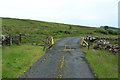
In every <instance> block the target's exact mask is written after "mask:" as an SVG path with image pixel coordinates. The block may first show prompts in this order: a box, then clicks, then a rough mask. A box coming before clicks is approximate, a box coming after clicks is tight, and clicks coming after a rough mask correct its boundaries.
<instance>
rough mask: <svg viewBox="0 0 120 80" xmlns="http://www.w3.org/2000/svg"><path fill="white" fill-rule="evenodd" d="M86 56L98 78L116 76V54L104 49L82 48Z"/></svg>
mask: <svg viewBox="0 0 120 80" xmlns="http://www.w3.org/2000/svg"><path fill="white" fill-rule="evenodd" d="M83 52H85V53H86V58H87V60H88V62H89V64H90V66H91V68H92V70H93V71H94V73H95V74H96V76H97V77H98V78H118V55H113V54H112V53H111V52H108V51H106V50H94V49H93V48H92V47H90V49H89V50H88V49H87V48H85V47H84V48H83Z"/></svg>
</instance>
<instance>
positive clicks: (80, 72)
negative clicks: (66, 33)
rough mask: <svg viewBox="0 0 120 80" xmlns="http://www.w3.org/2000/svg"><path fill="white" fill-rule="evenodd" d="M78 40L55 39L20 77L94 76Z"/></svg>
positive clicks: (75, 38) (72, 38)
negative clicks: (51, 45)
mask: <svg viewBox="0 0 120 80" xmlns="http://www.w3.org/2000/svg"><path fill="white" fill-rule="evenodd" d="M80 40H81V38H80V37H67V38H64V39H61V40H59V41H57V42H56V43H55V45H54V46H53V48H52V49H50V50H48V51H47V52H46V54H45V55H44V56H43V57H42V58H40V59H39V60H38V61H37V62H36V63H35V64H34V65H33V66H32V67H31V68H30V69H29V70H28V71H27V72H25V73H24V74H23V75H22V76H21V77H20V78H95V76H94V74H93V72H92V70H91V69H90V67H89V65H88V63H87V61H86V59H85V54H84V53H83V52H82V51H81V46H80Z"/></svg>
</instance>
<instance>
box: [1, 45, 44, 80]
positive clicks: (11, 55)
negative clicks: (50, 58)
mask: <svg viewBox="0 0 120 80" xmlns="http://www.w3.org/2000/svg"><path fill="white" fill-rule="evenodd" d="M42 49H43V48H42V47H41V46H32V45H21V46H16V45H13V46H10V47H7V46H6V47H4V48H3V49H2V51H3V52H2V68H3V69H2V70H3V71H2V78H18V77H19V76H21V75H22V74H23V73H24V72H25V71H26V70H28V69H29V68H30V66H32V65H33V64H34V63H35V62H36V61H37V60H38V59H39V58H40V57H41V56H42V55H43V54H44V52H43V50H42Z"/></svg>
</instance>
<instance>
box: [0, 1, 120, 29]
mask: <svg viewBox="0 0 120 80" xmlns="http://www.w3.org/2000/svg"><path fill="white" fill-rule="evenodd" d="M118 1H119V0H0V17H11V18H21V19H34V20H42V21H49V22H59V23H67V24H77V25H86V26H93V27H99V26H102V25H108V26H114V27H118Z"/></svg>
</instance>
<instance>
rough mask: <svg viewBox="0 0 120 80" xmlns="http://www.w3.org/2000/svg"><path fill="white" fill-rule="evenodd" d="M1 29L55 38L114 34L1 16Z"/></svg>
mask: <svg viewBox="0 0 120 80" xmlns="http://www.w3.org/2000/svg"><path fill="white" fill-rule="evenodd" d="M2 30H3V34H6V33H8V34H17V33H24V34H38V35H53V36H54V37H56V38H60V37H65V36H83V35H84V36H85V35H96V36H103V35H104V36H113V37H114V36H115V35H111V34H105V31H104V30H103V29H101V28H95V27H87V26H80V25H69V24H59V23H53V22H43V21H35V20H28V19H26V20H24V19H15V18H2ZM101 31H102V32H101Z"/></svg>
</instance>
